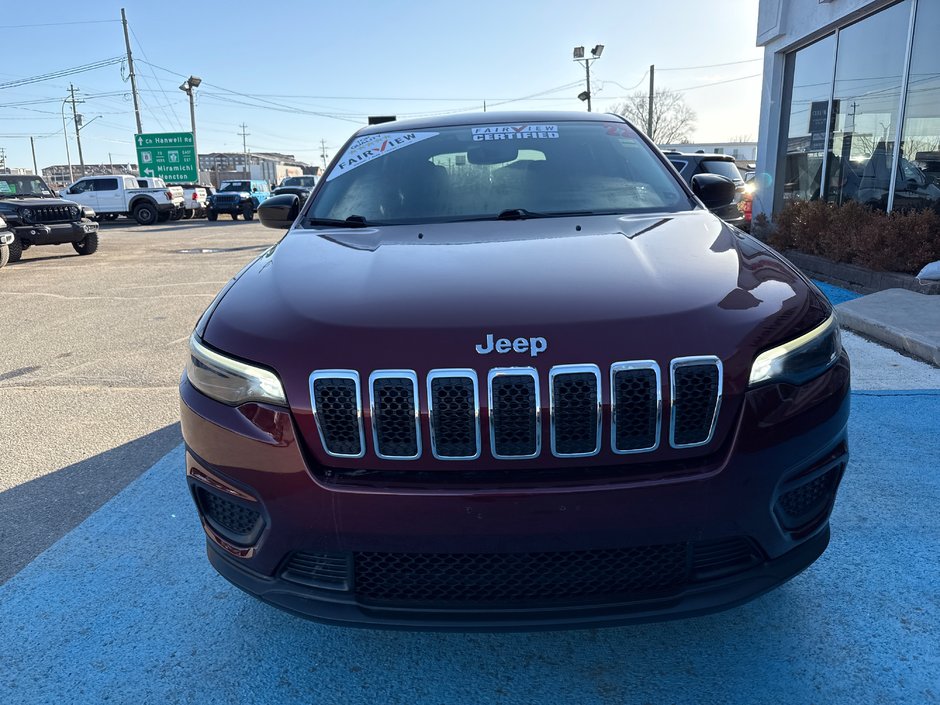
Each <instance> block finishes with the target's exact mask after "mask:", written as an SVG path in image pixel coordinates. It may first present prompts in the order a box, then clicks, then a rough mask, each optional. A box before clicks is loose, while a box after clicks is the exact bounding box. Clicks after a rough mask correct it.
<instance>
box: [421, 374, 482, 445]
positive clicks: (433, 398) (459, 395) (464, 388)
mask: <svg viewBox="0 0 940 705" xmlns="http://www.w3.org/2000/svg"><path fill="white" fill-rule="evenodd" d="M474 387H475V385H474V378H472V377H458V376H454V377H443V376H441V377H432V378H431V380H430V384H429V386H428V389H429V390H430V399H429V401H428V406H429V407H430V417H431V436H432V439H433V442H434V454H435V455H436V456H437V457H438V458H475V457H476V456H477V455H478V454H479V452H480V451H479V447H478V445H477V444H478V434H477V423H478V418H477V402H476V399H477V397H476V390H475V388H474Z"/></svg>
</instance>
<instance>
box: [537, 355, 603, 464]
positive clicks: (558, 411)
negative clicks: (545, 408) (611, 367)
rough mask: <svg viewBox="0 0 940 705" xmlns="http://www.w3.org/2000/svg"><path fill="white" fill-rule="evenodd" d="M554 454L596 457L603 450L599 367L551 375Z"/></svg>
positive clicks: (556, 370)
mask: <svg viewBox="0 0 940 705" xmlns="http://www.w3.org/2000/svg"><path fill="white" fill-rule="evenodd" d="M548 378H549V387H548V389H549V399H550V407H551V414H552V423H551V433H552V439H551V440H552V454H553V455H555V456H558V457H568V458H570V457H582V456H588V455H596V454H597V453H598V452H599V451H600V449H601V428H600V426H601V373H600V369H598V367H597V365H559V366H557V367H553V368H552V370H551V372H549V375H548Z"/></svg>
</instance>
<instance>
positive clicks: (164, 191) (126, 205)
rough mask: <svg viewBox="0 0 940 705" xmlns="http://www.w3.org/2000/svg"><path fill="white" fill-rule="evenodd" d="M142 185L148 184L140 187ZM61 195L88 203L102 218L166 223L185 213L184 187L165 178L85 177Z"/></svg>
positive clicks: (79, 202)
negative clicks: (123, 217)
mask: <svg viewBox="0 0 940 705" xmlns="http://www.w3.org/2000/svg"><path fill="white" fill-rule="evenodd" d="M142 184H145V185H147V186H146V187H144V188H141V186H142ZM62 196H63V197H64V198H68V199H69V200H70V201H74V202H75V203H78V204H79V205H82V206H89V207H90V208H92V209H93V210H94V211H95V214H96V215H97V217H98V218H99V219H102V220H113V219H115V218H117V217H118V216H119V215H126V216H127V217H129V218H134V219H135V220H136V221H137V222H138V223H140V224H141V225H151V224H152V223H157V222H160V223H163V222H166V221H167V220H169V219H170V218H173V219H174V220H175V219H177V218H179V217H180V216H182V214H183V189H181V188H179V187H178V186H177V187H170V186H167V185H166V184H165V183H164V182H163V180H162V179H141V180H140V183H138V179H137V178H136V177H134V176H128V175H126V174H113V175H111V176H86V177H84V178H82V179H79V180H78V181H76V182H75V183H73V184H72V185H71V186H69V187H68V188H66V189H65V190H64V191H62Z"/></svg>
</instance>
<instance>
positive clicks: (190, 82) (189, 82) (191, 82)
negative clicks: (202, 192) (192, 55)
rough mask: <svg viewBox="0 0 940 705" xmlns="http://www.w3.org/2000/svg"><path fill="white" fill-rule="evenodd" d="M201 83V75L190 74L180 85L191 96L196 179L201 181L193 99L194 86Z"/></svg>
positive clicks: (190, 106)
mask: <svg viewBox="0 0 940 705" xmlns="http://www.w3.org/2000/svg"><path fill="white" fill-rule="evenodd" d="M200 83H202V79H201V78H199V76H190V77H189V78H187V79H186V80H185V81H183V85H181V86H180V90H181V91H183V92H184V93H185V94H186V95H188V96H189V124H190V126H191V127H192V130H193V156H194V157H195V158H196V181H199V148H198V147H197V146H196V144H197V142H196V103H195V101H194V99H193V88H198V87H199V84H200Z"/></svg>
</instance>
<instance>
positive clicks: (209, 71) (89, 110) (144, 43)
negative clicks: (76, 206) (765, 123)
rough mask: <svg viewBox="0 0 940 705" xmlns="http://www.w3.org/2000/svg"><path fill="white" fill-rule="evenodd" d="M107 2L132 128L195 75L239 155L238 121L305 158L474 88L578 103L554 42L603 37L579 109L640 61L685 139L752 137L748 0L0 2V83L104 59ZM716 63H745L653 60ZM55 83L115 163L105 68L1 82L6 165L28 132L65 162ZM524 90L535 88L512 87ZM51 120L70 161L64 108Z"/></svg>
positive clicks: (20, 159)
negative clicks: (683, 117)
mask: <svg viewBox="0 0 940 705" xmlns="http://www.w3.org/2000/svg"><path fill="white" fill-rule="evenodd" d="M122 6H123V7H125V8H126V11H127V16H128V21H129V23H130V26H131V29H132V30H133V31H132V34H131V42H132V49H133V52H134V60H135V64H136V69H137V74H138V88H139V89H140V91H141V96H142V120H143V126H144V131H145V132H164V131H167V132H170V131H179V130H183V129H186V130H188V127H189V111H188V105H187V102H186V96H185V94H184V93H183V92H182V91H180V90H179V89H178V86H179V85H180V83H181V82H182V80H183V79H184V78H185V77H186V76H189V75H190V74H195V75H197V76H200V77H201V78H203V80H204V83H203V85H202V86H201V87H200V88H199V89H197V102H196V125H197V131H198V141H199V149H200V152H206V151H236V150H241V145H242V138H241V137H240V136H239V135H238V134H237V133H238V132H239V131H240V127H239V125H240V124H241V123H242V122H244V123H246V124H247V126H248V132H249V133H250V135H249V136H248V146H249V148H250V149H251V150H252V151H256V152H257V151H280V152H287V153H293V154H295V155H296V156H297V157H298V158H300V159H303V160H305V161H309V162H313V163H317V162H318V161H319V155H320V149H321V146H320V140H321V139H322V140H325V142H326V148H327V154H328V156H332V155H333V153H334V152H335V150H336V149H337V148H338V147H339V146H341V145H342V143H343V142H344V141H345V139H346V138H347V137H348V136H349V135H350V134H351V133H352V132H353V131H354V130H356V129H357V128H358V127H359V126H360V125H362V124H363V123H364V122H365V116H367V115H377V114H378V115H386V114H395V115H398V116H400V117H402V116H406V115H418V114H429V113H439V112H443V111H461V110H472V109H481V108H482V106H483V101H484V100H485V101H486V102H487V109H489V110H499V109H504V110H506V109H546V110H551V109H562V110H582V109H584V104H583V103H581V102H580V101H579V100H578V99H577V97H576V96H577V94H578V93H579V92H580V91H581V90H583V80H584V70H583V68H582V67H581V65H580V64H577V63H575V62H574V61H572V59H571V50H572V47H574V46H576V45H585V46H586V47H588V48H590V47H592V46H594V45H595V44H604V45H605V50H604V54H603V57H602V58H601V59H600V60H599V61H597V62H596V63H595V64H594V65H593V67H592V71H591V75H592V84H593V89H594V90H593V92H594V109H595V110H608V109H610V107H611V106H613V105H614V104H615V103H617V102H618V100H619V99H621V98H622V96H624V95H625V94H627V93H629V92H631V91H630V89H631V88H634V87H636V88H646V87H647V86H648V78H647V77H645V74H646V71H647V69H648V67H649V65H650V64H655V65H656V67H657V68H656V79H657V81H656V82H657V85H661V86H663V87H668V88H673V89H690V90H687V91H686V92H685V96H686V100H687V102H688V103H689V104H690V105H691V106H692V107H693V108H694V109H695V110H696V112H697V113H698V121H697V127H696V130H695V132H694V137H695V139H698V140H702V141H706V140H707V141H724V140H728V139H730V138H732V137H738V136H749V137H750V138H751V139H755V138H756V134H757V123H758V110H759V107H760V78H759V77H751V78H742V77H747V76H753V75H754V74H759V73H760V72H761V62H760V61H755V59H759V58H760V57H761V56H762V52H761V50H759V49H757V48H756V47H755V46H754V36H755V30H756V21H757V0H709V2H707V3H705V2H698V1H697V0H662V1H660V2H655V3H650V2H640V1H639V0H608V1H606V2H601V1H599V0H580V1H578V2H572V1H571V0H567V1H566V2H561V1H557V0H542V1H540V2H532V1H530V0H514V1H513V2H511V3H507V2H505V1H503V2H492V1H490V0H476V1H474V2H466V1H464V2H449V1H447V0H438V1H437V2H432V1H425V0H410V1H406V2H395V3H392V2H378V1H377V0H360V2H357V3H340V2H330V3H326V2H303V1H302V0H280V1H279V2H277V3H276V4H275V3H270V4H268V3H256V4H253V5H251V6H249V5H248V3H246V2H243V1H242V0H239V1H238V2H234V0H229V2H217V1H216V0H201V1H200V2H198V3H154V2H142V1H140V0H124V2H111V0H96V2H94V3H81V4H76V3H74V2H64V1H61V0H52V1H51V2H44V3H42V4H36V3H4V8H3V16H2V21H0V25H2V26H3V28H4V29H3V36H4V48H3V55H4V57H5V61H4V62H3V63H2V65H0V84H4V83H8V82H10V81H15V80H18V79H23V78H27V77H32V76H38V75H41V74H46V73H49V72H55V71H59V70H61V69H67V68H70V67H74V66H80V65H85V64H89V63H92V62H96V61H99V60H104V59H110V58H113V57H118V56H121V55H122V54H123V53H124V40H123V33H122V30H121V24H120V8H121V7H122ZM275 7H276V9H274V8H275ZM37 8H41V11H38V10H37ZM269 8H270V9H269ZM59 23H63V24H59ZM64 23H82V24H64ZM27 25H28V26H27ZM37 25H43V26H37ZM726 62H744V63H738V64H733V65H726V66H713V67H710V68H700V69H695V70H668V69H685V68H686V67H694V66H709V65H713V64H722V63H726ZM738 78H742V80H732V81H731V82H729V83H721V84H719V85H704V84H711V83H714V82H719V81H726V80H729V79H738ZM69 82H72V83H74V84H75V86H76V87H77V88H79V89H80V93H79V95H80V96H85V97H86V101H85V103H83V104H82V105H80V106H79V112H80V113H82V114H83V116H84V120H85V122H86V127H85V128H84V129H83V130H82V146H83V149H84V155H85V161H86V162H87V163H93V162H107V161H108V160H109V156H108V155H109V153H110V154H111V158H112V159H113V161H115V162H122V161H135V160H136V157H135V153H134V149H133V144H132V137H133V133H134V132H135V123H134V114H133V107H132V103H131V101H130V85H129V83H127V82H126V81H125V80H123V76H122V66H121V65H120V64H115V65H110V66H106V67H104V68H100V69H96V70H94V71H89V72H86V73H80V74H77V75H72V76H65V77H61V78H56V79H53V80H48V81H42V82H38V83H33V84H30V85H24V86H19V87H7V88H0V147H2V148H4V149H5V151H6V156H7V165H8V166H17V167H31V166H32V157H31V154H30V151H29V149H30V147H29V139H28V137H29V135H34V136H35V137H36V138H37V139H36V155H37V161H38V163H39V167H40V168H43V167H44V166H48V165H50V164H54V163H65V146H64V142H63V138H62V117H61V112H60V111H61V108H62V99H63V98H64V97H65V96H66V94H67V91H68V86H69ZM700 86H702V87H700ZM534 94H541V95H539V96H537V97H536V98H532V99H527V100H517V99H519V98H523V97H526V96H533V95H534ZM506 101H512V102H506ZM68 112H69V111H68V109H67V114H66V116H67V117H69V115H68ZM99 115H100V117H97V118H96V116H99ZM92 120H94V121H93V122H91V121H92ZM68 129H69V133H70V136H71V140H72V144H71V149H72V159H73V161H74V162H75V163H77V161H78V160H77V156H76V149H75V144H74V130H73V128H72V125H71V121H70V120H69V124H68Z"/></svg>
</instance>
